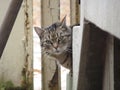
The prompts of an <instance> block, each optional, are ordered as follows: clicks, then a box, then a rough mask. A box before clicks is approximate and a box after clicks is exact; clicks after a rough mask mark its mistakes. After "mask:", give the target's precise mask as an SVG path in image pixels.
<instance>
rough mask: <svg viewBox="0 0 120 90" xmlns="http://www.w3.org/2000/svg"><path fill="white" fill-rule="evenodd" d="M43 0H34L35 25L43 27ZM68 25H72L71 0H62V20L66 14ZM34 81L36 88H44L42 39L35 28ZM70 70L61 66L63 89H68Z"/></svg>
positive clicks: (37, 89)
mask: <svg viewBox="0 0 120 90" xmlns="http://www.w3.org/2000/svg"><path fill="white" fill-rule="evenodd" d="M40 6H41V0H33V27H34V26H39V27H41V8H40ZM66 15H67V17H66V22H67V25H70V1H69V0H60V20H62V18H63V17H64V16H66ZM33 52H34V53H33V57H34V58H33V74H34V75H33V80H34V81H33V82H34V90H42V87H41V85H42V82H41V81H42V80H41V48H40V40H39V37H38V35H37V34H36V32H35V30H34V28H33ZM68 72H69V70H67V69H65V68H64V67H62V66H61V90H66V82H67V77H66V76H67V74H68Z"/></svg>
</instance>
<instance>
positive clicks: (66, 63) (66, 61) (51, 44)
mask: <svg viewBox="0 0 120 90" xmlns="http://www.w3.org/2000/svg"><path fill="white" fill-rule="evenodd" d="M35 31H36V33H37V34H38V36H39V38H40V41H41V47H42V54H47V55H50V56H52V57H54V58H56V60H57V61H58V62H59V63H60V64H61V65H62V66H63V67H65V68H67V69H69V70H70V71H72V29H71V27H68V26H67V25H66V17H64V18H63V19H62V21H61V22H56V23H54V24H52V25H51V26H49V27H47V28H39V27H35ZM56 74H57V72H55V74H54V76H53V79H52V80H51V84H50V86H52V84H53V83H55V82H56V81H55V80H56V76H57V75H56Z"/></svg>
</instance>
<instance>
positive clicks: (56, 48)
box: [35, 21, 71, 55]
mask: <svg viewBox="0 0 120 90" xmlns="http://www.w3.org/2000/svg"><path fill="white" fill-rule="evenodd" d="M35 30H36V32H37V33H38V35H39V37H40V39H41V46H42V52H43V53H48V54H50V55H60V54H62V53H63V52H67V51H69V50H68V49H69V47H70V46H71V29H70V28H69V27H67V26H66V24H65V22H63V21H62V22H60V23H55V24H52V25H51V26H50V27H48V28H46V29H44V30H43V29H40V28H38V27H36V28H35Z"/></svg>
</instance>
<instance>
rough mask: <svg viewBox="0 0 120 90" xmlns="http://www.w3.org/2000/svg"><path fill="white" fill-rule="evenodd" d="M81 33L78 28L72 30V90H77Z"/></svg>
mask: <svg viewBox="0 0 120 90" xmlns="http://www.w3.org/2000/svg"><path fill="white" fill-rule="evenodd" d="M82 33H83V31H82V30H81V27H80V26H75V27H74V28H73V88H72V90H77V81H78V75H79V63H80V53H81V52H80V51H81V45H82V36H83V35H82Z"/></svg>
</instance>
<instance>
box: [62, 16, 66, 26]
mask: <svg viewBox="0 0 120 90" xmlns="http://www.w3.org/2000/svg"><path fill="white" fill-rule="evenodd" d="M61 26H66V16H65V17H64V18H63V19H62V21H61Z"/></svg>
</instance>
